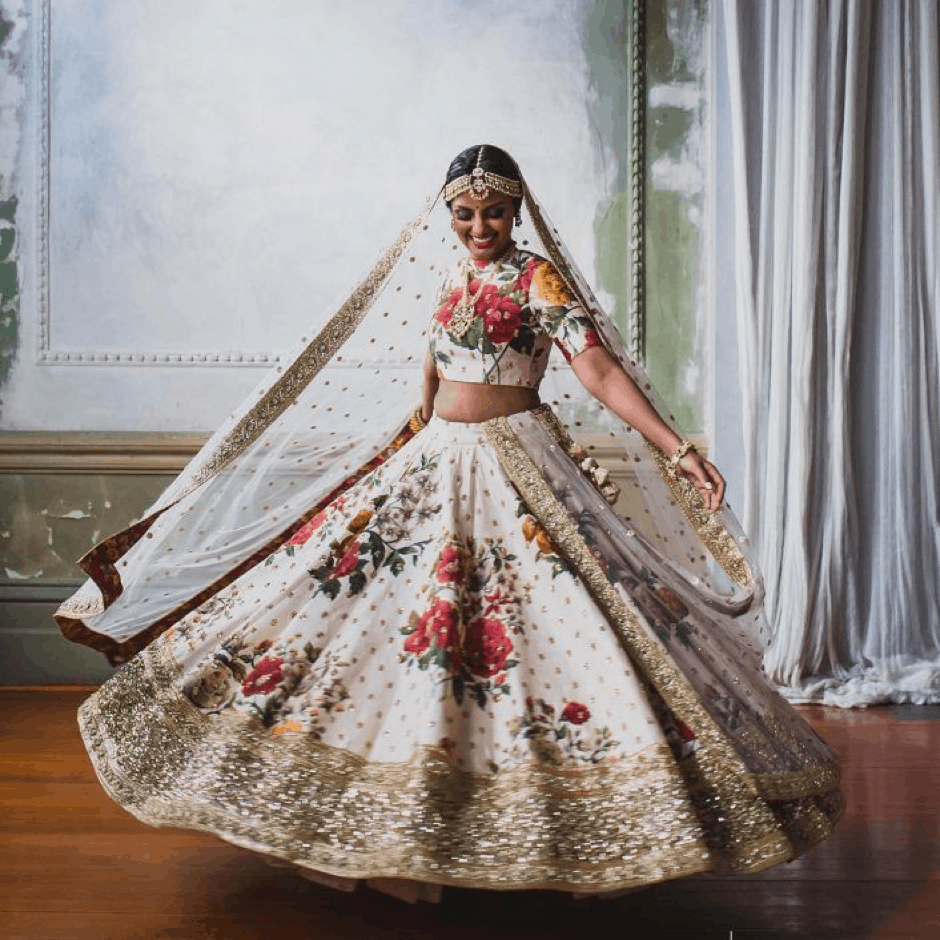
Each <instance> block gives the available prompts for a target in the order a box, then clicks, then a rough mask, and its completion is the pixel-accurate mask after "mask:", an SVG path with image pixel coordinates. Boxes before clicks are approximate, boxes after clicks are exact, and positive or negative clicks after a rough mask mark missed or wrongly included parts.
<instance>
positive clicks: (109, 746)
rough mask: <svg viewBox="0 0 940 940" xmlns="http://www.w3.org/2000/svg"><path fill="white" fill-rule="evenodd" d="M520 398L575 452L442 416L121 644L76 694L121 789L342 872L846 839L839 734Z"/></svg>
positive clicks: (160, 810)
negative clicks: (126, 650) (129, 651)
mask: <svg viewBox="0 0 940 940" xmlns="http://www.w3.org/2000/svg"><path fill="white" fill-rule="evenodd" d="M512 420H513V421H515V423H516V429H517V430H518V431H519V432H520V433H521V432H524V433H525V434H527V435H528V436H529V438H530V439H531V440H535V439H537V438H541V439H543V443H544V448H545V454H546V455H547V456H549V455H550V456H551V459H557V460H560V461H567V463H559V464H558V465H557V466H556V467H555V468H554V469H553V467H552V466H551V465H550V464H551V460H549V459H546V462H545V463H544V464H543V465H542V466H540V467H539V470H538V473H534V474H533V473H531V471H532V469H533V466H534V465H530V464H528V463H526V456H525V454H524V453H521V452H520V453H518V454H516V455H515V457H514V456H513V454H512V453H509V452H508V451H507V447H506V446H501V445H500V438H499V429H500V427H501V426H502V427H503V428H505V427H506V425H505V424H502V425H501V424H500V422H499V421H497V422H487V423H485V424H457V423H449V422H446V421H443V420H441V419H438V418H435V419H433V420H432V421H431V422H430V424H429V425H428V427H427V428H426V429H424V430H423V431H421V432H420V433H419V434H417V435H416V436H415V437H414V438H413V439H412V440H411V441H409V442H408V443H407V444H406V445H405V446H404V447H402V448H401V449H400V450H398V451H397V452H396V453H395V454H394V455H393V456H391V457H390V458H389V459H388V460H387V461H386V462H385V463H384V464H382V465H381V466H380V467H378V468H377V469H375V470H373V471H372V472H370V473H368V474H366V475H365V476H363V477H362V479H360V480H359V482H358V483H356V484H355V485H354V486H353V487H351V488H350V489H348V490H346V491H345V492H344V493H342V495H340V496H338V497H337V498H335V499H334V500H333V502H331V503H329V504H328V505H327V506H326V507H325V508H324V509H323V510H322V511H321V512H319V513H318V514H317V515H316V516H315V517H314V518H312V519H311V520H310V521H309V522H308V523H307V524H306V525H304V527H303V528H301V529H300V530H299V531H297V532H296V534H295V535H294V536H293V537H292V538H291V539H290V540H289V541H288V542H286V543H285V544H283V545H281V547H280V548H278V549H277V550H276V551H274V552H273V553H272V554H271V555H269V556H268V557H267V558H266V559H264V560H263V561H262V562H260V563H259V564H258V565H257V566H255V567H254V568H252V569H251V570H250V571H248V572H247V573H245V574H243V575H242V576H241V577H240V578H238V579H237V580H236V581H234V582H233V583H232V584H230V585H229V586H228V587H226V588H224V589H223V590H221V591H220V592H219V593H217V594H216V595H215V596H214V597H213V598H212V599H211V600H209V601H208V602H206V603H204V604H203V605H202V606H200V607H198V608H196V609H195V610H193V611H192V612H191V613H189V614H188V615H186V616H185V617H184V618H183V619H182V620H180V621H179V622H178V623H177V624H175V625H174V626H173V627H172V628H171V629H169V630H168V631H167V632H165V633H164V634H163V635H162V636H160V637H159V638H158V639H156V640H155V641H154V642H152V643H151V644H150V645H149V646H147V647H146V648H145V649H144V650H143V651H142V652H140V653H139V654H138V655H136V656H135V657H134V658H133V659H132V660H131V661H130V662H128V663H126V664H125V665H124V666H122V667H121V668H120V669H119V670H118V672H117V673H116V674H115V675H114V676H113V677H112V678H111V679H110V680H109V681H108V682H106V683H105V684H104V685H103V686H102V687H101V688H100V689H99V690H98V691H97V692H96V693H95V694H93V695H92V696H91V697H90V698H89V699H88V700H87V701H86V702H85V703H84V704H83V706H82V708H81V711H80V726H81V732H82V735H83V737H84V740H85V742H86V744H87V747H88V750H89V753H90V755H91V758H92V760H93V762H94V766H95V769H96V772H97V773H98V776H99V778H100V779H101V782H102V783H103V785H104V786H105V788H106V789H107V791H108V792H109V793H110V795H111V796H112V797H113V798H114V799H115V800H116V801H117V802H118V803H120V804H121V805H122V806H124V807H125V808H126V809H127V810H129V811H130V812H131V813H132V814H134V815H135V816H136V817H137V818H139V819H140V820H142V821H144V822H146V823H149V824H151V825H158V826H159V825H169V826H181V827H188V828H193V829H197V830H202V831H205V832H209V833H213V834H215V835H217V836H219V837H221V838H223V839H226V840H228V841H230V842H232V843H235V844H237V845H239V846H243V847H246V848H248V849H252V850H256V851H259V852H263V853H265V854H266V855H268V856H274V857H277V858H279V859H283V860H285V861H286V862H290V863H293V864H295V865H299V866H302V867H303V868H306V869H312V870H315V871H319V872H324V873H327V874H328V875H333V876H341V877H342V878H406V879H413V880H416V881H420V882H430V883H435V884H443V885H447V884H450V885H461V886H467V887H477V888H490V889H516V888H520V889H521V888H554V889H561V890H568V891H575V892H594V891H596V892H604V891H615V890H622V889H627V888H632V887H636V886H639V885H643V884H648V883H651V882H656V881H661V880H665V879H670V878H676V877H679V876H684V875H690V874H693V873H697V872H704V871H728V870H731V871H757V870H760V869H762V868H766V867H769V866H770V865H773V864H776V863H778V862H781V861H784V860H787V859H790V858H793V857H794V856H795V855H797V854H799V853H800V852H802V851H804V850H805V849H807V848H808V847H810V846H811V845H813V844H815V843H816V842H818V841H819V840H821V839H823V838H825V837H826V836H828V835H829V833H830V832H831V830H832V826H833V824H834V822H835V820H836V819H837V818H838V816H839V814H840V812H841V800H840V797H839V793H838V789H837V785H838V769H837V764H836V760H835V758H834V755H833V754H832V752H831V751H830V750H829V749H828V747H827V746H826V745H825V744H824V743H823V742H822V741H821V740H820V739H819V738H818V737H817V736H816V735H815V734H814V733H813V731H812V730H811V729H810V728H809V727H808V726H807V725H806V724H805V723H804V722H803V721H802V719H801V718H800V717H799V716H798V715H797V714H796V712H794V711H793V710H792V709H791V708H790V707H789V706H788V705H787V704H786V703H785V702H784V701H783V700H782V699H780V698H779V697H778V696H777V695H776V693H775V692H774V691H773V690H772V689H771V688H770V687H769V686H768V684H767V682H766V680H765V679H764V677H763V674H762V673H761V669H760V662H759V657H758V654H757V653H756V652H755V651H754V650H753V649H752V648H751V647H750V646H749V645H748V644H747V643H746V642H745V641H744V639H742V637H740V636H738V633H736V632H735V631H736V629H737V628H736V626H735V624H734V617H733V616H732V615H731V614H728V613H723V612H722V611H721V610H720V609H716V607H715V605H714V604H711V605H710V606H709V605H708V604H700V603H697V602H696V597H695V591H694V587H692V586H690V585H689V584H687V583H680V582H681V578H678V576H676V575H675V572H674V571H672V569H669V568H668V566H666V567H661V570H656V565H655V558H654V557H653V556H650V554H649V551H648V546H646V548H644V544H645V543H644V542H643V540H642V539H638V538H637V537H635V536H634V535H633V533H631V532H629V531H628V530H624V531H623V532H619V531H615V530H614V529H611V526H612V525H613V526H616V525H620V526H621V527H623V520H622V519H621V518H620V517H619V516H617V515H616V514H614V513H612V512H610V510H609V509H608V508H607V504H606V502H605V501H604V500H603V499H602V497H601V496H600V494H599V493H598V491H597V487H596V486H594V484H592V482H591V481H590V480H589V479H587V478H586V477H584V476H583V475H582V474H580V473H578V472H577V470H576V469H575V470H574V471H572V470H571V467H574V466H575V465H574V464H573V463H572V462H571V461H570V459H569V458H568V457H567V456H566V455H565V454H564V453H562V451H563V448H561V447H556V444H557V432H556V431H554V430H553V423H552V421H551V416H550V415H546V414H545V411H544V409H543V410H541V412H535V413H533V412H530V413H525V414H523V415H520V416H514V418H513V419H512ZM553 435H554V436H553ZM510 449H511V448H510ZM516 458H518V459H516ZM514 460H515V461H516V462H515V464H514V463H513V461H514ZM520 461H521V462H520ZM514 468H515V469H514ZM527 472H529V476H530V480H529V482H530V484H532V485H531V486H529V487H528V489H527V487H526V486H524V485H521V484H520V481H523V480H524V478H525V476H526V473H527ZM553 473H554V474H555V476H558V475H559V474H560V475H562V476H564V475H565V474H569V475H570V477H571V479H569V480H561V481H559V480H556V481H555V483H554V484H553V485H549V484H550V483H551V480H552V475H553ZM546 481H548V482H546ZM540 487H541V489H540ZM543 497H544V498H543ZM545 500H547V502H545ZM536 504H538V505H536ZM605 512H607V513H609V516H605V515H604V513H605ZM585 520H587V521H585ZM592 526H593V527H594V535H593V536H592V531H591V529H592ZM599 527H603V532H602V531H601V528H599ZM605 532H606V533H607V541H606V542H605V541H604V539H603V538H602V537H601V536H603V535H604V533H605ZM631 538H632V541H631ZM605 546H606V547H605ZM644 551H645V552H646V554H645V555H644V554H643V553H644ZM615 556H616V557H615ZM651 558H652V560H651ZM719 607H720V605H719Z"/></svg>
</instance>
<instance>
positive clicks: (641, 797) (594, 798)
mask: <svg viewBox="0 0 940 940" xmlns="http://www.w3.org/2000/svg"><path fill="white" fill-rule="evenodd" d="M179 671H180V670H179V666H178V664H177V663H176V662H175V661H174V660H173V659H172V657H171V655H170V653H169V650H168V643H167V642H166V641H165V640H164V639H163V638H161V639H159V640H157V641H156V642H155V643H153V644H152V645H151V646H150V647H148V648H147V649H146V650H144V651H143V652H142V653H141V654H140V655H139V656H137V657H135V659H134V660H132V661H131V662H130V663H128V664H127V665H126V666H124V667H122V668H121V669H120V670H119V671H118V673H116V674H115V676H114V677H113V678H112V679H111V680H110V681H109V682H108V683H106V684H105V685H104V686H102V687H101V689H99V690H98V692H96V693H95V694H93V695H92V696H91V697H90V698H89V699H87V700H86V701H85V703H84V704H83V705H82V707H81V709H80V712H79V725H80V728H81V732H82V736H83V738H84V740H85V743H86V746H87V748H88V752H89V754H90V755H91V758H92V761H93V764H94V767H95V771H96V773H97V774H98V777H99V779H100V780H101V783H102V784H103V786H104V787H105V789H106V790H107V792H108V793H109V795H110V796H111V797H112V798H113V799H114V800H116V801H117V802H118V803H119V804H120V805H122V806H123V807H124V808H125V809H127V810H128V811H129V812H130V813H132V814H133V815H134V816H136V817H137V818H138V819H140V820H141V821H142V822H145V823H148V824H149V825H154V826H164V825H166V826H179V827H185V828H190V829H196V830H200V831H203V832H208V833H212V834H214V835H216V836H219V837H221V838H222V839H225V840H226V841H228V842H231V843H233V844H236V845H239V846H241V847H244V848H246V849H251V850H253V851H258V852H263V853H265V854H267V855H272V856H276V857H278V858H282V859H284V860H286V861H289V862H291V863H292V864H296V865H301V866H304V867H307V868H313V869H316V870H319V871H323V872H326V873H328V874H332V875H337V876H341V877H346V878H381V877H391V878H408V879H414V880H417V881H426V882H433V883H438V884H447V885H458V886H464V887H477V888H487V889H533V888H550V889H556V890H565V891H580V892H584V891H591V890H594V891H613V890H619V889H627V888H631V887H639V886H642V885H645V884H650V883H655V882H658V881H665V880H669V879H673V878H679V877H683V876H686V875H691V874H695V873H700V872H705V871H721V870H722V869H725V868H727V867H729V864H730V867H732V868H734V869H737V870H745V871H758V870H761V869H763V868H767V867H770V866H772V865H775V864H777V863H779V862H782V861H786V860H788V859H790V858H792V857H794V855H796V854H798V852H799V851H803V850H805V848H807V847H809V845H811V844H815V843H816V842H818V841H820V840H821V839H824V838H825V837H826V836H828V835H829V833H830V832H831V829H832V824H833V822H834V819H835V818H837V815H838V807H834V806H832V805H830V804H829V803H827V802H826V798H807V799H802V800H794V801H789V802H786V803H781V804H780V805H779V806H777V807H774V809H773V811H771V810H769V809H766V808H764V812H763V813H761V814H760V819H759V820H757V823H758V824H755V825H752V826H750V827H748V829H747V831H746V832H741V831H740V829H738V830H736V831H735V833H734V837H735V839H736V845H735V851H734V852H733V856H734V858H733V859H729V858H728V856H727V853H726V852H725V851H723V850H721V848H720V843H722V842H723V841H724V838H723V837H721V838H718V839H716V838H715V835H714V833H709V832H708V831H707V827H708V826H712V827H716V826H717V828H718V830H721V829H722V828H723V827H725V826H727V825H728V824H727V822H726V821H725V820H723V819H722V818H721V817H720V814H716V813H715V812H714V811H713V810H712V808H711V803H712V802H713V800H712V797H711V796H710V794H709V793H708V790H707V787H705V788H702V787H698V786H696V785H695V780H696V776H697V774H696V772H695V768H694V767H688V766H683V765H682V764H684V763H685V762H682V764H677V762H676V760H675V759H674V757H673V756H672V752H671V751H670V750H669V748H667V747H665V746H662V747H657V748H653V749H650V750H647V751H645V752H643V753H641V754H639V755H635V756H634V757H632V758H629V759H627V760H625V761H624V762H623V763H622V764H620V765H615V766H607V767H590V768H587V769H584V768H582V767H579V768H577V769H576V770H568V769H558V768H555V767H549V766H545V765H541V764H538V763H536V762H534V761H530V762H526V763H523V764H519V765H515V766H512V767H508V768H506V769H504V770H501V771H499V772H497V773H494V774H479V773H471V772H468V771H464V770H461V769H459V768H457V767H455V766H454V764H453V762H452V761H451V760H450V759H449V758H448V756H447V754H446V753H445V752H443V751H441V750H439V749H437V748H421V749H418V750H416V751H415V752H414V753H413V755H412V757H411V759H410V760H409V761H408V762H406V763H394V764H392V763H378V762H370V761H369V760H368V759H367V758H365V757H362V756H359V755H356V754H353V753H350V752H348V751H345V750H343V749H341V748H337V747H330V746H328V745H326V744H324V743H322V742H319V741H317V740H315V739H314V738H313V737H312V736H311V735H296V736H273V735H272V734H271V733H270V731H269V730H266V729H265V728H264V727H263V726H262V725H261V724H260V723H259V722H257V721H256V720H255V719H251V718H244V717H241V716H238V717H236V716H226V717H225V718H222V717H221V716H218V715H214V716H207V715H204V714H203V713H202V712H200V711H199V710H198V709H197V708H196V707H195V706H193V704H192V703H191V702H190V701H189V700H188V699H186V698H185V697H184V696H183V695H182V693H181V692H179V691H178V689H177V687H176V685H175V684H174V680H175V679H177V678H178V676H179ZM768 823H770V824H769V825H768ZM783 830H786V831H787V832H788V833H790V834H791V835H792V836H793V837H794V841H791V840H790V839H787V838H783V837H782V835H781V833H782V831H783ZM716 846H718V848H716Z"/></svg>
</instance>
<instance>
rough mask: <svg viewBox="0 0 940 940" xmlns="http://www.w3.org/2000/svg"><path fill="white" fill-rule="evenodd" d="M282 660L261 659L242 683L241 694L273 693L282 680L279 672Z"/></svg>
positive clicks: (281, 673)
mask: <svg viewBox="0 0 940 940" xmlns="http://www.w3.org/2000/svg"><path fill="white" fill-rule="evenodd" d="M283 662H284V660H283V659H262V660H261V662H260V663H258V665H257V666H255V668H254V669H252V670H251V672H249V673H248V675H247V676H245V680H244V682H242V692H244V694H245V695H260V694H262V693H267V692H273V691H274V690H275V689H276V688H277V686H278V683H279V682H280V681H281V680H282V679H283V678H284V673H283V672H282V671H281V663H283Z"/></svg>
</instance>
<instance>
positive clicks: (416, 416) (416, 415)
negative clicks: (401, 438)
mask: <svg viewBox="0 0 940 940" xmlns="http://www.w3.org/2000/svg"><path fill="white" fill-rule="evenodd" d="M427 426H428V423H427V421H425V420H424V418H423V417H422V415H421V406H420V405H419V406H418V407H417V408H415V410H414V411H413V412H412V415H411V417H410V418H409V419H408V427H409V428H411V430H412V431H414V432H415V434H417V433H418V431H420V430H421V429H422V428H426V427H427Z"/></svg>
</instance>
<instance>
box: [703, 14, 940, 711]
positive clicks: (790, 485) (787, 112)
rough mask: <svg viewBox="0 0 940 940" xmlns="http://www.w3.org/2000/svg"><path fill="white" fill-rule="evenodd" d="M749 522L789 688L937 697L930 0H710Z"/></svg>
mask: <svg viewBox="0 0 940 940" xmlns="http://www.w3.org/2000/svg"><path fill="white" fill-rule="evenodd" d="M715 15H716V16H717V17H718V19H717V21H716V25H717V27H718V28H719V29H720V30H723V31H724V36H723V40H724V42H723V48H724V49H725V50H726V57H725V58H726V61H725V63H724V65H722V66H720V67H725V68H727V87H728V98H729V102H728V106H729V109H730V114H731V122H730V124H731V127H730V138H731V141H732V148H731V149H732V153H733V160H732V169H731V175H732V179H733V192H734V199H733V201H734V208H733V216H734V225H735V228H734V269H735V293H736V322H737V342H738V355H739V363H740V381H741V389H742V396H743V399H744V443H745V450H746V461H747V470H746V500H745V511H744V516H745V526H746V527H747V528H748V529H749V531H750V532H751V534H752V535H753V536H754V538H755V539H756V541H757V544H758V546H759V550H760V555H761V558H762V563H763V567H764V574H765V577H766V582H767V596H768V611H769V613H770V616H771V621H772V628H773V641H772V644H771V646H770V648H769V650H768V653H767V658H766V667H767V670H768V672H769V673H770V674H771V676H772V677H773V678H774V679H775V680H776V681H778V682H779V683H780V684H781V685H782V686H783V687H784V692H785V694H787V695H788V696H789V697H790V698H792V699H794V700H797V701H823V702H826V703H827V704H835V705H845V706H856V705H866V704H875V703H878V702H919V703H926V702H940V505H938V502H940V500H938V496H940V390H938V372H940V368H938V366H940V358H938V349H940V308H938V301H940V255H938V251H940V244H938V226H940V182H938V179H940V176H938V174H940V140H938V128H940V60H938V3H937V0H897V2H895V0H882V2H864V0H829V2H823V0H720V2H719V3H717V4H716V9H715Z"/></svg>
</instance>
